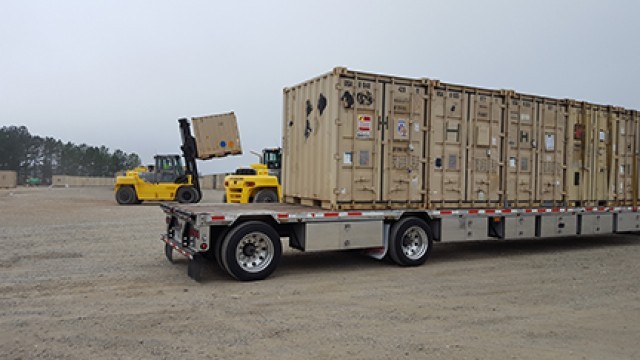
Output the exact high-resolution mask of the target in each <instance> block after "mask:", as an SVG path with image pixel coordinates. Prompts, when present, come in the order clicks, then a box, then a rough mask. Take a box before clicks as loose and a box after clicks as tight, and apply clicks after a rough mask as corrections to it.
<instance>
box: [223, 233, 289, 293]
mask: <svg viewBox="0 0 640 360" xmlns="http://www.w3.org/2000/svg"><path fill="white" fill-rule="evenodd" d="M281 256H282V242H281V241H280V236H279V235H278V233H277V232H276V230H275V229H274V228H273V227H271V226H270V225H268V224H266V223H264V222H261V221H248V222H245V223H242V224H240V225H238V226H237V227H235V228H233V229H231V230H230V231H229V233H227V235H226V236H225V237H224V241H223V243H222V247H221V249H220V257H221V259H222V264H223V267H224V269H225V270H226V271H227V272H228V273H229V275H231V276H233V277H234V278H236V279H237V280H241V281H252V280H263V279H265V278H267V277H268V276H269V275H271V273H273V271H274V270H275V269H276V267H277V266H278V262H279V261H280V257H281Z"/></svg>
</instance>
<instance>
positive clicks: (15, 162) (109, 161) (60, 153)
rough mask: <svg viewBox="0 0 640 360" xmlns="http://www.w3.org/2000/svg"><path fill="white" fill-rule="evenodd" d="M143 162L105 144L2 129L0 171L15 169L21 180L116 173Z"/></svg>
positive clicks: (6, 128)
mask: <svg viewBox="0 0 640 360" xmlns="http://www.w3.org/2000/svg"><path fill="white" fill-rule="evenodd" d="M140 164H141V162H140V157H139V156H138V155H137V154H135V153H131V154H127V153H125V152H123V151H122V150H115V151H114V152H113V154H112V153H111V152H110V151H109V149H108V148H107V147H106V146H100V147H97V146H89V145H87V144H80V145H75V144H73V143H71V142H67V143H66V144H65V143H63V142H62V141H60V140H56V139H54V138H52V137H45V138H41V137H39V136H35V135H31V134H29V131H28V130H27V128H26V127H24V126H5V127H2V128H0V170H14V171H16V172H17V173H18V183H20V184H24V183H25V181H26V179H27V178H29V177H37V178H39V179H41V180H42V182H43V183H46V184H50V183H51V178H52V177H53V175H82V176H113V175H114V174H115V173H116V172H118V171H122V170H126V169H131V168H134V167H136V166H139V165H140Z"/></svg>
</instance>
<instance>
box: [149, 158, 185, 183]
mask: <svg viewBox="0 0 640 360" xmlns="http://www.w3.org/2000/svg"><path fill="white" fill-rule="evenodd" d="M156 174H157V177H156V179H157V180H158V182H174V181H175V180H176V178H177V177H178V176H182V175H184V169H183V168H182V161H180V158H178V157H159V158H157V161H156Z"/></svg>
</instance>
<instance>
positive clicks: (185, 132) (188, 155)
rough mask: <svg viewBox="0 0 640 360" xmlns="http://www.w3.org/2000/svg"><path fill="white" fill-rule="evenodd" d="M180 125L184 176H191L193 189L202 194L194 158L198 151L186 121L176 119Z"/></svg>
mask: <svg viewBox="0 0 640 360" xmlns="http://www.w3.org/2000/svg"><path fill="white" fill-rule="evenodd" d="M178 123H179V124H180V137H181V138H182V146H180V149H181V150H182V156H183V157H184V163H185V166H186V167H187V170H186V171H185V174H186V175H191V181H192V183H193V187H194V188H195V189H196V190H197V191H198V193H199V194H202V192H201V190H200V180H199V179H198V166H197V165H196V156H197V155H198V149H197V147H196V139H194V137H193V136H192V135H191V125H189V121H188V120H187V119H184V118H183V119H178Z"/></svg>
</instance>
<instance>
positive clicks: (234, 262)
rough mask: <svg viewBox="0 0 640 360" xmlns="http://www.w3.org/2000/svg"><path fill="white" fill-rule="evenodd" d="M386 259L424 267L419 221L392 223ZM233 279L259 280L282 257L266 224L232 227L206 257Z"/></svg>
mask: <svg viewBox="0 0 640 360" xmlns="http://www.w3.org/2000/svg"><path fill="white" fill-rule="evenodd" d="M389 241H390V244H389V246H388V251H387V258H389V259H390V260H392V261H393V262H394V263H396V264H398V265H401V266H418V265H422V264H424V262H425V261H426V260H427V258H428V257H429V254H430V253H431V248H432V245H433V235H432V233H431V228H430V227H429V225H428V224H427V223H426V222H425V221H424V220H422V219H420V218H416V217H406V218H402V219H400V220H398V221H396V222H395V223H394V224H393V225H392V226H391V229H390V231H389ZM172 250H173V249H172V247H171V246H170V245H168V244H166V245H165V254H166V255H167V258H168V259H169V260H172V255H171V252H172ZM211 252H213V257H214V258H215V260H216V262H217V263H218V265H219V266H220V268H221V269H224V270H225V271H226V272H227V273H228V274H229V275H231V276H232V277H233V278H235V279H237V280H241V281H253V280H262V279H265V278H267V277H268V276H269V275H271V274H272V273H273V272H274V271H275V269H276V267H277V266H278V263H279V262H280V258H281V256H282V242H281V240H280V235H279V234H278V232H277V231H276V230H275V229H274V228H273V227H272V226H271V225H269V224H268V223H266V222H262V221H247V222H244V223H241V224H239V225H236V226H234V227H232V228H231V230H229V231H228V232H227V233H226V235H224V236H222V237H220V239H219V241H215V242H214V243H213V246H212V248H211V249H210V250H209V252H208V253H211ZM204 262H205V259H204V255H203V254H201V253H198V254H196V255H194V258H193V260H191V261H190V262H189V269H188V274H189V276H190V277H191V278H193V279H194V280H200V278H201V272H202V265H203V264H204Z"/></svg>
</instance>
